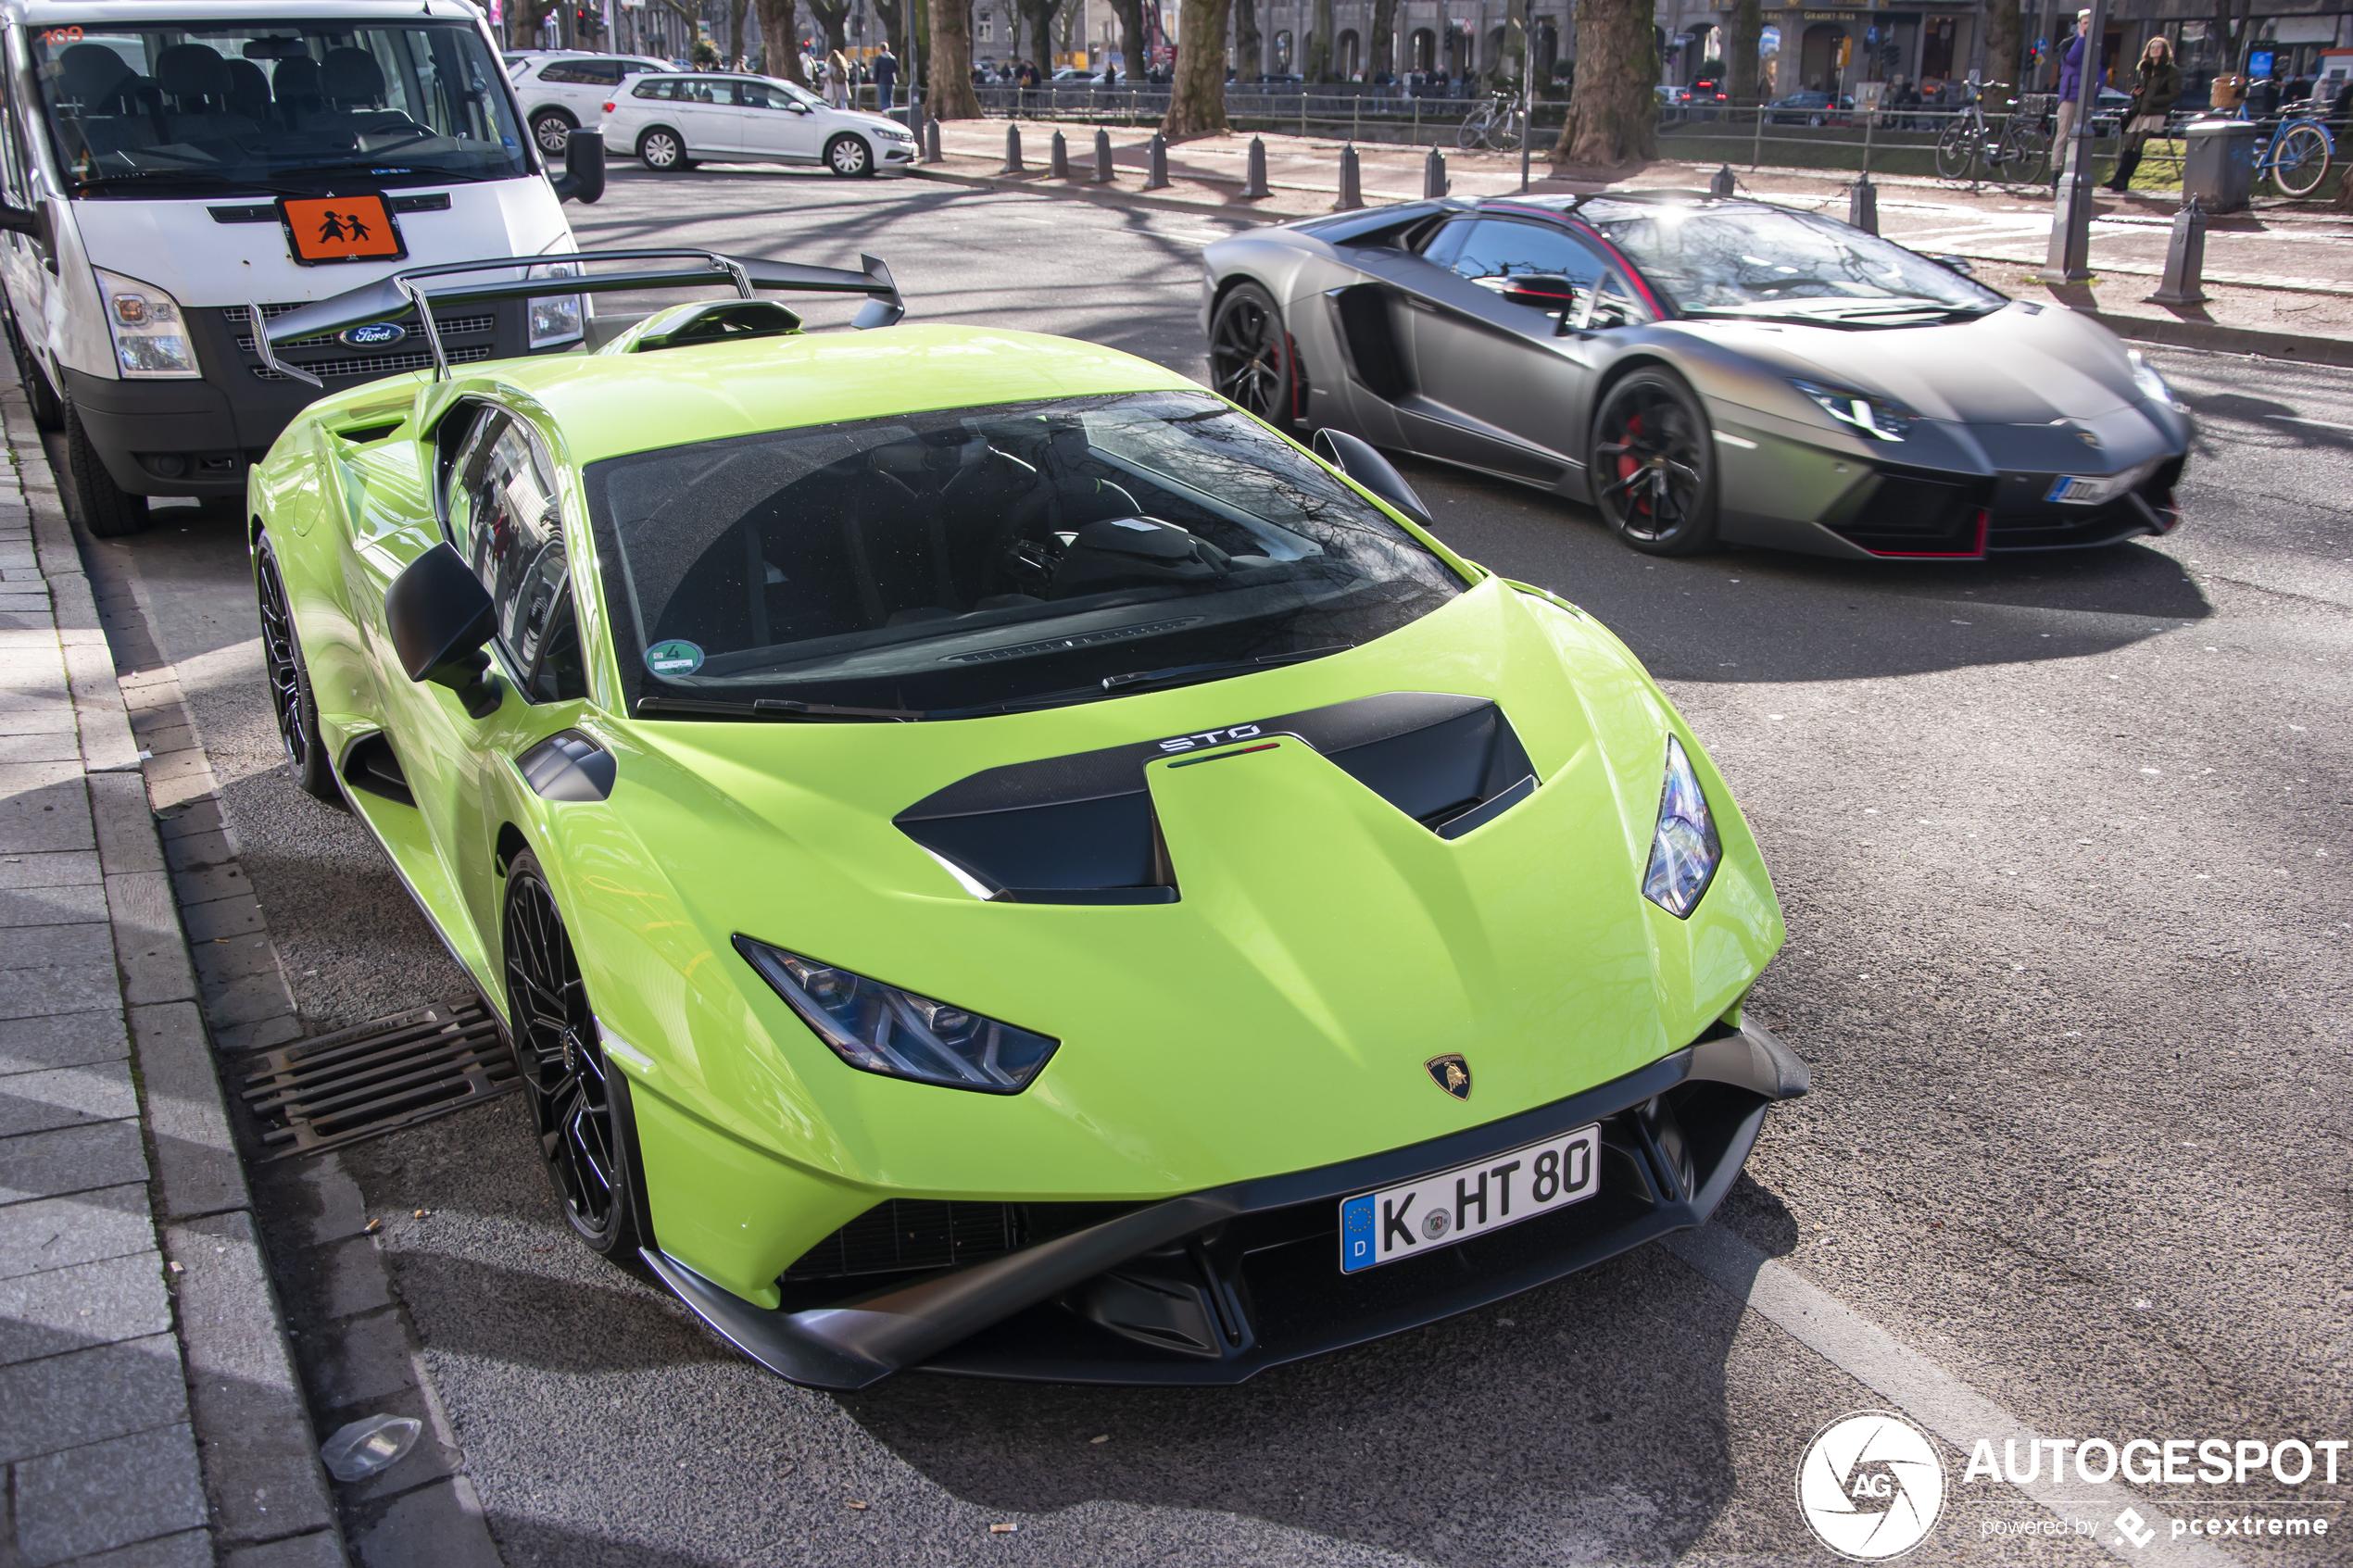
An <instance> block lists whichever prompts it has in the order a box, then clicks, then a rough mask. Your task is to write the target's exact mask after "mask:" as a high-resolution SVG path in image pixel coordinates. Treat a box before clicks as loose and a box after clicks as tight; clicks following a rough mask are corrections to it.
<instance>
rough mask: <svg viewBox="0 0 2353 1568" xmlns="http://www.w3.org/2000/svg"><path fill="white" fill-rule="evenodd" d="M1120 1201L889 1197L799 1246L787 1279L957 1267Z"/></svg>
mask: <svg viewBox="0 0 2353 1568" xmlns="http://www.w3.org/2000/svg"><path fill="white" fill-rule="evenodd" d="M1130 1207H1132V1205H1129V1204H1125V1203H950V1202H945V1201H941V1200H938V1199H934V1198H890V1199H888V1200H887V1201H885V1202H882V1203H878V1204H876V1205H875V1207H873V1208H872V1209H869V1210H866V1211H865V1212H864V1213H863V1214H861V1215H859V1216H858V1217H857V1218H856V1219H854V1220H852V1221H850V1222H849V1223H848V1224H846V1225H844V1226H842V1227H841V1229H839V1230H837V1231H836V1232H834V1234H833V1235H831V1236H827V1237H825V1239H824V1240H823V1241H821V1242H819V1243H818V1244H817V1245H816V1246H814V1247H812V1248H810V1249H809V1250H808V1251H806V1252H804V1253H802V1254H801V1256H800V1258H799V1261H796V1262H795V1263H794V1264H793V1265H792V1266H791V1267H790V1268H788V1269H786V1271H785V1272H784V1275H783V1279H784V1282H785V1283H786V1284H793V1283H798V1282H801V1281H806V1280H823V1279H846V1278H849V1277H850V1276H852V1275H856V1274H896V1273H910V1272H912V1271H915V1270H919V1269H953V1268H963V1267H965V1266H967V1265H970V1264H973V1263H980V1262H986V1261H988V1260H989V1259H991V1258H1000V1257H1002V1256H1004V1255H1005V1254H1006V1253H1008V1252H1015V1251H1019V1250H1020V1249H1021V1248H1025V1247H1032V1246H1035V1245H1036V1244H1037V1243H1038V1242H1041V1241H1045V1240H1049V1239H1051V1237H1054V1236H1063V1235H1067V1234H1068V1233H1069V1232H1071V1231H1075V1230H1077V1229H1080V1228H1081V1227H1083V1226H1086V1225H1090V1224H1093V1223H1096V1222H1097V1221H1099V1220H1107V1219H1110V1218H1111V1217H1112V1216H1113V1215H1114V1214H1121V1213H1125V1212H1126V1210H1128V1209H1129V1208H1130Z"/></svg>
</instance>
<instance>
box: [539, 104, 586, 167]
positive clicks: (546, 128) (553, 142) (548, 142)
mask: <svg viewBox="0 0 2353 1568" xmlns="http://www.w3.org/2000/svg"><path fill="white" fill-rule="evenodd" d="M578 124H579V121H577V120H575V119H573V118H572V116H570V115H568V114H566V113H564V111H563V110H561V109H541V110H540V111H539V112H538V113H537V114H535V115H534V116H532V117H531V139H532V140H533V141H535V142H537V143H538V144H539V150H540V151H541V152H543V153H546V154H547V156H548V157H563V156H564V140H565V138H566V137H568V136H570V135H571V134H572V132H573V127H575V126H576V125H578Z"/></svg>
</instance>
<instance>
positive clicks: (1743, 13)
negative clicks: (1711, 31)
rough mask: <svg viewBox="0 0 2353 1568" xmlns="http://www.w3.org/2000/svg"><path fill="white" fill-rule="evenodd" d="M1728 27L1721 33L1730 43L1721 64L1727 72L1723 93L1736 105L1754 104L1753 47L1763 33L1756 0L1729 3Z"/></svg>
mask: <svg viewBox="0 0 2353 1568" xmlns="http://www.w3.org/2000/svg"><path fill="white" fill-rule="evenodd" d="M1731 21H1732V25H1731V26H1730V28H1728V29H1726V30H1725V31H1727V33H1728V34H1729V35H1730V43H1728V44H1725V48H1726V49H1728V50H1729V51H1730V55H1731V57H1730V59H1727V60H1726V61H1725V62H1724V64H1725V66H1726V68H1727V69H1730V72H1731V77H1732V80H1731V82H1730V85H1728V86H1727V87H1726V88H1725V89H1724V91H1726V92H1727V93H1730V94H1731V95H1732V101H1733V102H1734V103H1736V104H1753V103H1755V102H1756V98H1757V94H1756V46H1757V44H1758V42H1759V41H1760V40H1761V39H1762V38H1763V37H1764V33H1765V12H1764V8H1763V7H1762V6H1759V5H1758V4H1757V0H1733V5H1732V17H1731Z"/></svg>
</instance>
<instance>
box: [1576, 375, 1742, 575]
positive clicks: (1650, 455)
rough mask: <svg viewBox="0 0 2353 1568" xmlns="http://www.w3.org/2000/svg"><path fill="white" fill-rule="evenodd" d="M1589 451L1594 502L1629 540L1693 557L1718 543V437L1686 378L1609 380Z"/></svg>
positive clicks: (1650, 551)
mask: <svg viewBox="0 0 2353 1568" xmlns="http://www.w3.org/2000/svg"><path fill="white" fill-rule="evenodd" d="M1586 451H1587V454H1588V455H1589V458H1590V461H1589V462H1588V463H1587V464H1586V469H1585V473H1586V483H1588V484H1589V485H1590V486H1591V487H1592V495H1593V506H1594V508H1595V509H1597V510H1598V511H1599V512H1600V513H1601V514H1602V521H1604V522H1606V523H1608V524H1609V527H1610V532H1612V533H1616V534H1617V536H1618V538H1620V539H1621V540H1623V541H1625V543H1626V544H1627V545H1629V546H1631V547H1632V548H1634V549H1637V550H1640V551H1641V552H1642V554H1644V555H1646V556H1688V555H1695V554H1697V553H1698V552H1700V551H1702V550H1705V549H1706V548H1708V547H1709V546H1712V545H1714V544H1715V543H1716V451H1715V441H1714V439H1713V437H1712V436H1711V434H1710V433H1709V430H1708V425H1707V414H1706V411H1705V410H1704V409H1703V408H1701V407H1700V403H1699V398H1698V396H1697V395H1695V394H1694V393H1693V392H1692V389H1691V388H1690V386H1688V385H1687V384H1685V383H1684V381H1683V378H1682V377H1680V376H1679V375H1676V374H1674V373H1673V372H1672V371H1670V370H1655V369H1643V370H1635V371H1633V372H1631V373H1630V374H1629V375H1628V376H1626V377H1625V379H1624V380H1622V381H1619V382H1617V383H1616V384H1614V385H1613V386H1611V388H1610V389H1609V392H1608V393H1607V395H1604V398H1603V399H1602V406H1601V408H1598V409H1597V410H1595V412H1594V415H1593V433H1592V441H1591V442H1590V443H1589V444H1588V445H1587V446H1586Z"/></svg>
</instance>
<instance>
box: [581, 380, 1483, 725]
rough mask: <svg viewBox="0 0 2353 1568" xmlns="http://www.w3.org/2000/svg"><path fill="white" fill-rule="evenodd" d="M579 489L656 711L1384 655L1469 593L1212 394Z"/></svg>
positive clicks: (795, 444) (976, 704)
mask: <svg viewBox="0 0 2353 1568" xmlns="http://www.w3.org/2000/svg"><path fill="white" fill-rule="evenodd" d="M586 480H587V493H588V504H589V509H590V513H591V515H592V518H593V521H594V523H595V526H596V529H597V538H598V555H599V557H600V558H601V560H602V562H603V566H602V575H603V579H604V591H605V594H606V597H607V600H608V605H609V608H610V615H609V621H610V624H611V625H612V627H613V628H614V633H613V635H614V642H615V644H616V645H617V648H618V652H619V654H620V659H621V665H622V671H623V678H624V679H625V680H626V681H627V683H628V685H629V689H628V693H627V695H628V697H629V699H630V701H631V703H632V705H633V707H634V708H635V709H636V710H637V711H640V712H646V713H655V712H661V711H665V710H667V711H673V712H687V711H694V709H693V708H692V707H690V706H686V705H693V704H702V705H707V710H708V711H711V712H713V713H724V712H727V711H742V712H745V713H747V714H749V713H751V712H754V711H756V710H755V709H753V708H752V706H751V705H752V704H753V703H755V702H766V703H769V704H772V705H774V704H788V705H801V704H808V705H812V706H814V707H817V708H819V709H861V710H863V711H864V712H867V713H870V714H871V713H880V712H889V713H892V714H898V715H904V716H925V717H950V716H954V715H956V714H959V713H963V712H969V711H974V710H982V711H986V710H988V709H995V708H1000V707H1024V706H1039V705H1052V704H1057V703H1062V702H1075V701H1084V700H1088V698H1092V697H1101V696H1113V695H1117V694H1119V693H1120V692H1123V691H1131V690H1136V689H1139V688H1141V687H1144V686H1147V685H1150V684H1163V683H1173V682H1181V681H1187V680H1200V679H1215V678H1218V677H1220V676H1222V675H1225V674H1228V673H1238V672H1241V671H1247V670H1250V669H1254V668H1264V667H1265V666H1267V665H1269V664H1273V663H1278V662H1283V661H1287V660H1290V659H1300V658H1312V657H1315V656H1316V655H1319V654H1321V653H1324V652H1328V651H1332V650H1335V649H1338V648H1341V647H1346V646H1353V645H1355V644H1358V643H1363V642H1368V641H1370V640H1371V639H1373V638H1375V637H1378V636H1380V635H1382V634H1383V633H1388V632H1390V631H1393V630H1395V629H1396V628H1397V627H1400V626H1403V625H1404V624H1405V623H1406V622H1408V621H1413V620H1415V619H1416V618H1418V617H1420V616H1423V615H1426V614H1428V612H1429V611H1431V610H1432V609H1435V608H1438V607H1439V606H1440V605H1441V604H1443V603H1445V602H1446V601H1447V600H1448V599H1450V598H1452V597H1453V596H1455V595H1457V594H1459V593H1460V592H1462V589H1463V583H1462V582H1461V580H1460V579H1459V578H1457V577H1456V576H1455V575H1454V574H1453V572H1452V571H1449V570H1448V569H1447V568H1446V566H1445V564H1444V563H1443V562H1442V561H1441V560H1440V559H1439V558H1437V557H1436V556H1435V555H1433V554H1432V553H1431V552H1430V551H1429V550H1428V548H1426V547H1425V546H1422V545H1421V544H1420V543H1419V542H1418V541H1416V539H1415V538H1414V537H1413V535H1411V534H1410V533H1407V532H1406V531H1405V530H1404V529H1403V528H1401V527H1399V526H1398V525H1397V524H1396V523H1395V522H1393V521H1390V519H1389V518H1388V517H1387V516H1386V515H1385V514H1384V513H1382V512H1381V511H1380V510H1379V509H1378V508H1376V507H1374V506H1373V505H1372V504H1371V503H1370V502H1368V501H1365V499H1364V498H1362V497H1361V496H1359V495H1357V494H1356V493H1355V492H1354V491H1353V490H1351V489H1349V488H1348V487H1347V486H1346V485H1344V484H1342V483H1340V482H1339V481H1337V480H1335V479H1333V478H1332V477H1331V476H1330V475H1329V474H1328V473H1327V472H1326V471H1325V470H1322V469H1320V468H1318V467H1317V466H1316V465H1315V462H1314V461H1312V460H1311V459H1310V458H1307V457H1306V455H1305V454H1303V453H1302V452H1301V451H1300V450H1299V449H1298V448H1297V447H1296V446H1294V445H1291V444H1290V443H1289V442H1287V441H1285V440H1283V439H1282V438H1281V437H1279V436H1277V435H1276V434H1274V433H1272V432H1270V431H1268V430H1266V429H1265V427H1264V426H1263V425H1260V424H1258V423H1257V422H1255V421H1254V420H1251V419H1249V418H1248V417H1247V416H1245V415H1242V414H1239V413H1237V412H1235V411H1234V410H1233V409H1232V408H1229V407H1228V406H1227V405H1226V404H1224V403H1221V402H1219V401H1217V400H1216V399H1214V398H1213V397H1209V396H1207V395H1202V394H1199V393H1143V394H1119V395H1102V396H1091V397H1076V398H1071V399H1067V400H1064V401H1060V402H1053V403H1040V404H1026V405H1019V406H1013V407H1004V408H964V409H953V410H949V411H946V412H941V413H930V414H917V415H909V416H903V417H899V418H893V419H887V420H868V421H863V422H859V423H853V424H836V425H824V426H818V427H815V428H812V429H806V430H792V431H782V432H777V433H773V434H764V435H751V436H740V437H736V438H733V439H730V440H724V441H711V442H704V443H700V444H698V445H692V446H681V447H672V448H668V449H665V450H661V451H654V452H645V453H639V454H635V455H634V456H630V457H625V458H609V459H607V460H606V461H603V462H600V463H595V464H591V465H590V466H589V468H588V469H587V470H586ZM648 698H650V699H653V700H652V701H650V702H648V701H646V699H648ZM770 710H771V711H774V708H773V707H772V708H771V709H770Z"/></svg>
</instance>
